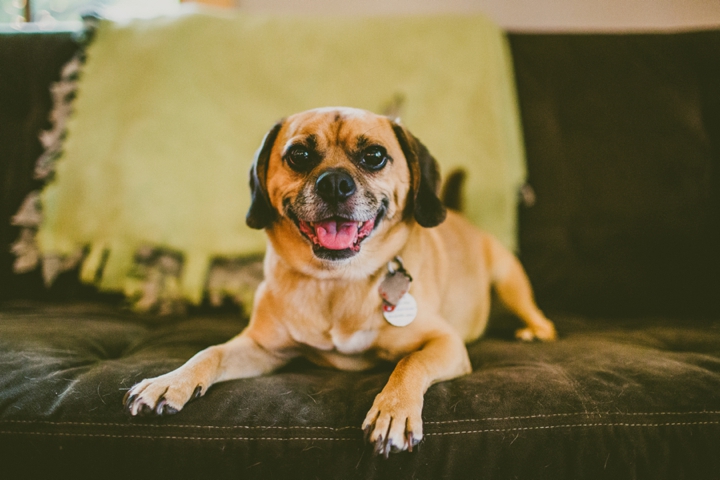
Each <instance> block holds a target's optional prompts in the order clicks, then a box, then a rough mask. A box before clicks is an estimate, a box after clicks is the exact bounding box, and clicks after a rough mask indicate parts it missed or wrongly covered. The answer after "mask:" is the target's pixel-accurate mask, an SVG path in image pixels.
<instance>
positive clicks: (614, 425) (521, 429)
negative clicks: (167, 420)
mask: <svg viewBox="0 0 720 480" xmlns="http://www.w3.org/2000/svg"><path fill="white" fill-rule="evenodd" d="M718 424H720V422H671V423H654V424H650V423H585V424H578V425H551V426H545V427H519V428H489V429H484V430H463V431H461V432H437V433H426V434H425V436H426V437H434V436H443V435H468V434H473V433H493V432H520V431H530V430H553V429H558V428H588V427H677V426H692V425H718ZM2 434H10V435H40V436H49V437H56V436H61V437H100V438H141V439H149V440H205V441H229V440H278V441H290V440H306V441H316V440H317V441H358V440H360V439H358V438H323V437H290V438H278V437H228V438H223V437H214V438H206V437H181V436H153V435H110V434H104V433H103V434H95V433H55V432H8V431H2V430H0V435H2Z"/></svg>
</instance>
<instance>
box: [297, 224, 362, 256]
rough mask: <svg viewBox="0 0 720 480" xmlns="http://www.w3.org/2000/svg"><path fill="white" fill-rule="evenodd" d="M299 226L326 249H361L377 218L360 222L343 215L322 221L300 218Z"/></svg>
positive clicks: (315, 244)
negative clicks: (361, 244)
mask: <svg viewBox="0 0 720 480" xmlns="http://www.w3.org/2000/svg"><path fill="white" fill-rule="evenodd" d="M298 228H300V231H301V232H302V233H304V234H305V236H306V237H308V238H309V239H310V241H312V242H313V245H314V246H319V247H321V248H324V249H326V250H348V249H349V250H353V251H355V252H357V251H359V250H360V243H361V242H362V241H363V240H364V239H365V238H367V236H368V235H370V233H371V232H372V231H373V228H375V219H372V220H367V221H365V222H358V221H355V220H349V219H347V218H342V217H333V218H329V219H326V220H322V221H320V222H306V221H304V220H298Z"/></svg>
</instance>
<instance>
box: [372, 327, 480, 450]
mask: <svg viewBox="0 0 720 480" xmlns="http://www.w3.org/2000/svg"><path fill="white" fill-rule="evenodd" d="M470 371H471V366H470V359H469V358H468V355H467V349H466V348H465V344H464V343H463V341H462V339H461V338H460V337H459V336H458V335H456V334H454V333H443V334H441V335H438V336H435V337H432V338H430V339H429V340H428V341H427V342H426V343H425V344H424V345H422V347H421V348H420V350H417V351H415V352H413V353H410V354H409V355H407V356H406V357H404V358H403V359H401V360H400V361H399V362H398V364H397V366H396V367H395V370H393V373H392V374H391V375H390V379H389V380H388V383H387V385H385V388H383V389H382V391H381V392H380V393H379V394H378V395H377V396H376V397H375V401H374V402H373V405H372V408H371V409H370V411H369V412H368V414H367V416H366V417H365V421H364V422H363V431H364V432H365V436H366V438H367V439H368V440H369V441H370V443H374V444H375V453H378V454H383V455H385V457H387V456H388V454H389V453H390V452H391V451H393V452H396V451H403V450H410V451H412V448H413V447H414V446H415V445H417V444H418V443H420V440H422V437H423V428H422V407H423V397H424V395H425V391H426V390H427V389H428V388H429V387H430V386H431V385H432V384H434V383H436V382H440V381H442V380H449V379H451V378H455V377H459V376H461V375H465V374H468V373H470Z"/></svg>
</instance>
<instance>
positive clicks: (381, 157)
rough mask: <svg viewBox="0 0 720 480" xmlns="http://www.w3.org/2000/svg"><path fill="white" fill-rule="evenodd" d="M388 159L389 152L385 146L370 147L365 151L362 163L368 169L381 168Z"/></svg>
mask: <svg viewBox="0 0 720 480" xmlns="http://www.w3.org/2000/svg"><path fill="white" fill-rule="evenodd" d="M387 160H388V156H387V152H386V151H385V149H384V148H383V147H370V148H368V149H367V150H365V151H364V152H363V154H362V158H361V159H360V163H361V164H362V165H363V166H364V167H365V168H367V169H368V170H380V169H381V168H383V167H384V166H385V164H386V163H387Z"/></svg>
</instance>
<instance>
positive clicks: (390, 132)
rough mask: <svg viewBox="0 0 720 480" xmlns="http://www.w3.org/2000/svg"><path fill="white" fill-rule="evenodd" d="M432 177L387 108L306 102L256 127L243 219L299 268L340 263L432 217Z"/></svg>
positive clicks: (435, 210) (439, 212)
mask: <svg viewBox="0 0 720 480" xmlns="http://www.w3.org/2000/svg"><path fill="white" fill-rule="evenodd" d="M438 183H439V175H438V169H437V164H436V162H435V160H434V159H433V158H432V157H431V156H430V154H429V153H428V152H427V149H426V148H425V147H424V146H423V145H422V144H421V143H420V142H419V141H418V140H417V139H416V138H415V137H413V136H412V135H411V134H409V133H408V132H407V131H406V130H405V129H404V128H403V127H402V126H400V125H399V124H397V123H395V122H392V121H391V120H390V119H388V118H387V117H383V116H379V115H375V114H373V113H370V112H367V111H364V110H357V109H349V108H325V109H318V110H310V111H307V112H302V113H299V114H296V115H293V116H291V117H289V118H287V119H286V120H284V121H282V122H280V123H278V124H277V125H275V126H274V127H273V128H272V129H271V130H270V131H269V132H268V133H267V135H266V136H265V139H264V141H263V145H262V146H261V148H260V149H259V150H258V153H257V156H256V158H255V163H254V165H253V168H252V171H251V179H250V185H251V189H252V195H253V198H252V204H251V207H250V210H249V211H248V215H247V223H248V225H249V226H250V227H252V228H265V229H266V231H267V234H268V237H269V238H270V241H271V244H272V246H273V248H274V250H275V251H276V252H278V253H279V254H280V255H281V256H282V257H283V258H285V259H286V260H288V261H290V262H291V263H293V264H296V265H301V266H303V267H304V268H305V270H307V269H308V268H314V269H321V270H324V271H328V270H335V269H347V267H348V266H349V265H352V264H356V263H358V262H361V261H362V260H361V259H362V258H364V257H367V256H369V255H375V256H378V254H379V256H380V257H382V251H383V250H384V249H386V248H393V247H394V246H395V245H394V244H395V243H398V242H400V244H401V243H402V242H403V241H404V238H406V236H407V233H406V231H407V230H408V228H409V226H410V223H411V222H413V221H417V222H418V223H419V224H420V225H422V226H425V227H433V226H435V225H437V224H439V223H440V222H442V220H443V219H444V218H445V209H444V207H443V206H442V204H441V202H440V200H439V199H438V197H437V194H436V190H437V186H438ZM403 232H405V237H403ZM399 246H400V245H397V247H399Z"/></svg>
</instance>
